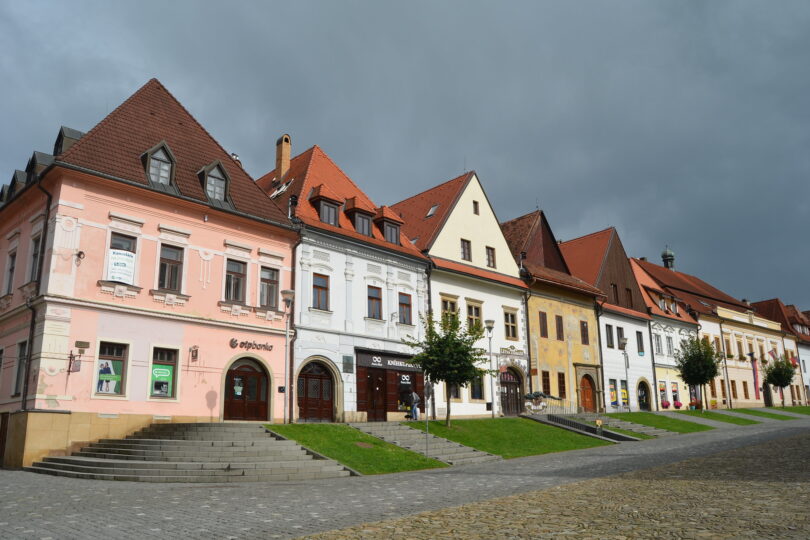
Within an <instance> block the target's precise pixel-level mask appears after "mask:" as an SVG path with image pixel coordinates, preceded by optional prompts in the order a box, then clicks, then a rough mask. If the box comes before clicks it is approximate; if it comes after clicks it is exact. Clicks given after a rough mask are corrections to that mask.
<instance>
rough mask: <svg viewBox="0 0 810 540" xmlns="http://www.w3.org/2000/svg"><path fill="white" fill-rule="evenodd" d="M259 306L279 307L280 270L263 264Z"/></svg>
mask: <svg viewBox="0 0 810 540" xmlns="http://www.w3.org/2000/svg"><path fill="white" fill-rule="evenodd" d="M259 306H261V307H263V308H267V309H276V308H278V270H276V269H275V268H267V267H266V266H262V270H261V283H260V287H259Z"/></svg>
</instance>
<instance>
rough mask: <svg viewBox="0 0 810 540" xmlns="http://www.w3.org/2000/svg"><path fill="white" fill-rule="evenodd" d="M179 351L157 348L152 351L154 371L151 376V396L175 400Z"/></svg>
mask: <svg viewBox="0 0 810 540" xmlns="http://www.w3.org/2000/svg"><path fill="white" fill-rule="evenodd" d="M177 356H178V351H177V349H164V348H159V347H155V348H154V349H153V350H152V371H151V373H150V376H149V396H150V397H153V398H173V397H175V395H176V390H175V386H176V381H177Z"/></svg>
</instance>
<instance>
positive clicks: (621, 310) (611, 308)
mask: <svg viewBox="0 0 810 540" xmlns="http://www.w3.org/2000/svg"><path fill="white" fill-rule="evenodd" d="M602 308H603V309H604V310H605V311H612V312H614V313H619V314H621V315H629V316H630V317H637V318H639V319H645V320H650V319H652V317H650V316H649V315H647V314H646V313H642V312H640V311H636V310H635V309H629V308H626V307H622V306H617V305H616V304H609V303H607V302H605V303H604V304H602Z"/></svg>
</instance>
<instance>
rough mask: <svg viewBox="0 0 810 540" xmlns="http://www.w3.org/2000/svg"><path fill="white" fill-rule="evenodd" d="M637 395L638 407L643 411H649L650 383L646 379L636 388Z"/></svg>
mask: <svg viewBox="0 0 810 540" xmlns="http://www.w3.org/2000/svg"><path fill="white" fill-rule="evenodd" d="M636 397H637V398H638V408H639V409H640V410H642V411H649V410H650V409H651V407H650V385H649V384H647V383H646V382H644V381H640V382H639V383H638V388H637V389H636Z"/></svg>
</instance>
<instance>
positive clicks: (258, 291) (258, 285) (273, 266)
mask: <svg viewBox="0 0 810 540" xmlns="http://www.w3.org/2000/svg"><path fill="white" fill-rule="evenodd" d="M256 266H258V274H256V307H258V308H259V309H266V310H268V311H281V275H282V268H281V267H280V266H278V265H276V264H268V263H263V262H259V263H258V264H257V265H256ZM262 268H268V269H270V270H275V271H276V272H278V291H276V307H274V308H273V307H268V306H263V305H261V304H262Z"/></svg>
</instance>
